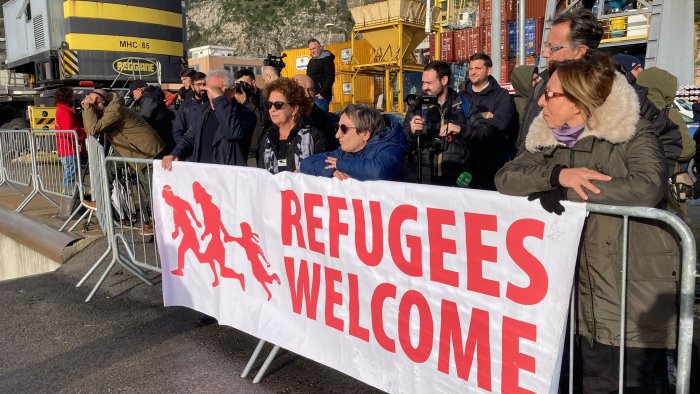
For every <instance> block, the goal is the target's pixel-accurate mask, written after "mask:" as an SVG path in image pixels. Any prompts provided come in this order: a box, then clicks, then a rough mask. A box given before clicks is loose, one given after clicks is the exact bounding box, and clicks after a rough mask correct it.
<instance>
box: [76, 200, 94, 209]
mask: <svg viewBox="0 0 700 394" xmlns="http://www.w3.org/2000/svg"><path fill="white" fill-rule="evenodd" d="M80 204H81V205H82V206H84V207H85V208H87V209H91V210H93V211H97V203H96V202H95V201H90V200H82V201H81V202H80Z"/></svg>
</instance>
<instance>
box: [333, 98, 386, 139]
mask: <svg viewBox="0 0 700 394" xmlns="http://www.w3.org/2000/svg"><path fill="white" fill-rule="evenodd" d="M343 114H344V115H345V116H347V117H348V118H350V120H352V122H353V123H355V127H356V129H355V131H356V132H357V133H358V134H360V133H361V132H363V131H368V130H369V135H370V136H374V135H375V134H377V133H379V132H380V131H382V129H384V118H383V117H382V113H381V112H379V111H378V110H376V109H374V108H370V107H368V106H366V105H364V104H348V106H347V107H345V109H344V110H343Z"/></svg>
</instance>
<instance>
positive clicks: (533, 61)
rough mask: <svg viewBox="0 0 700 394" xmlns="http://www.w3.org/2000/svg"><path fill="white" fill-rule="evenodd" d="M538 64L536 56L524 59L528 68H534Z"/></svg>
mask: <svg viewBox="0 0 700 394" xmlns="http://www.w3.org/2000/svg"><path fill="white" fill-rule="evenodd" d="M537 63H539V59H538V57H537V56H528V57H526V58H525V64H526V65H528V66H536V65H537Z"/></svg>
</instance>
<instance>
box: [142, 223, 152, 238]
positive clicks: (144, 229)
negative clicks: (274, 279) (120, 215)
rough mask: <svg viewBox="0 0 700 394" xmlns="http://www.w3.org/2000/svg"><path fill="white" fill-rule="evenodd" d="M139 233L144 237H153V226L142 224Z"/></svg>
mask: <svg viewBox="0 0 700 394" xmlns="http://www.w3.org/2000/svg"><path fill="white" fill-rule="evenodd" d="M139 233H140V234H141V235H144V236H149V235H153V225H152V224H150V223H146V224H144V225H143V227H142V228H141V229H140V230H139Z"/></svg>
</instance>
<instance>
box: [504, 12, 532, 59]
mask: <svg viewBox="0 0 700 394" xmlns="http://www.w3.org/2000/svg"><path fill="white" fill-rule="evenodd" d="M536 36H537V35H536V34H535V20H534V19H525V56H532V55H534V54H535V39H536ZM516 56H518V22H510V23H508V57H516Z"/></svg>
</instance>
